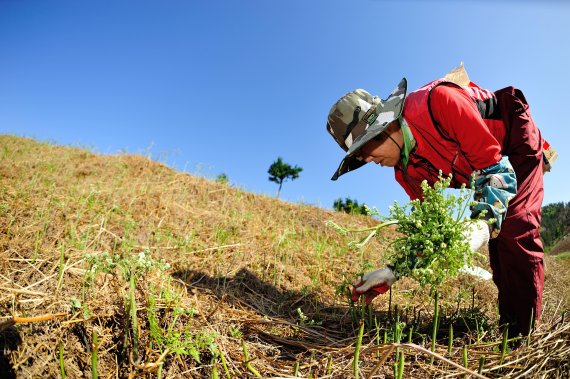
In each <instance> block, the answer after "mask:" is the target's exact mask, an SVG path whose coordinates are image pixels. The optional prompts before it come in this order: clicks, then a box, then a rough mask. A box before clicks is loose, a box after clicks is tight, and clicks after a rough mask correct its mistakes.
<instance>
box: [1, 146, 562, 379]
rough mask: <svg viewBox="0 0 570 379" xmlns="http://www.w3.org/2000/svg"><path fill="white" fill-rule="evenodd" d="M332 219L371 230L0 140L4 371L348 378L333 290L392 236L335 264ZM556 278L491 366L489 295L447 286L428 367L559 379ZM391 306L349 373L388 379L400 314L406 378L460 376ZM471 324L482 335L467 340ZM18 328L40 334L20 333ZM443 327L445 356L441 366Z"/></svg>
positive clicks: (148, 170) (342, 301)
mask: <svg viewBox="0 0 570 379" xmlns="http://www.w3.org/2000/svg"><path fill="white" fill-rule="evenodd" d="M329 219H332V220H334V221H335V222H337V223H339V224H343V225H352V226H362V227H365V226H371V225H373V224H374V223H375V221H374V220H372V219H370V218H368V217H364V216H354V215H347V214H344V213H336V212H331V211H327V210H323V209H320V208H316V207H312V206H307V205H297V204H290V203H286V202H282V201H279V200H277V199H273V198H269V197H264V196H260V195H255V194H252V193H248V192H245V191H243V190H241V189H239V188H232V187H230V186H227V185H224V184H219V183H215V182H212V181H209V180H206V179H203V178H199V177H195V176H191V175H188V174H184V173H179V172H175V171H173V170H171V169H170V168H168V167H166V166H164V165H162V164H160V163H157V162H153V161H151V160H149V159H148V158H145V157H142V156H127V155H118V156H102V155H97V154H92V153H90V152H87V151H85V150H81V149H77V148H69V147H57V146H51V145H48V144H45V143H38V142H36V141H33V140H29V139H24V138H18V137H13V136H0V230H1V233H0V264H1V270H0V289H1V292H0V312H1V313H0V316H3V319H2V321H0V325H4V326H3V327H0V329H1V330H0V351H3V353H0V372H3V373H5V374H4V375H5V376H6V377H21V378H28V377H30V378H31V377H49V378H52V377H62V376H63V373H65V375H66V376H67V377H70V378H76V377H91V376H92V370H93V367H95V366H96V367H97V369H98V374H99V375H100V376H101V377H105V378H106V377H120V378H126V377H129V378H130V377H135V376H142V377H148V378H150V377H162V378H167V377H168V378H174V377H195V378H210V377H214V376H215V375H216V374H215V373H216V372H217V375H220V376H222V377H227V374H228V373H229V375H230V376H231V377H253V376H254V375H255V373H256V372H258V373H259V374H260V375H262V376H263V377H293V376H294V374H296V375H297V376H298V377H313V378H316V377H319V378H347V377H353V375H354V374H353V367H352V359H353V356H354V351H355V343H356V335H357V334H358V329H359V325H358V322H357V320H355V319H354V318H353V317H352V315H353V313H352V311H351V308H350V307H349V304H348V303H347V301H346V298H345V296H343V294H342V293H341V294H337V292H336V289H337V288H339V287H340V285H341V284H342V283H343V280H345V278H346V280H348V281H352V279H353V278H354V276H355V274H356V273H357V271H358V270H359V269H360V268H362V267H364V266H365V265H367V264H368V265H370V266H374V265H375V264H377V263H376V262H377V261H378V259H379V254H381V251H382V247H383V244H385V243H388V242H389V240H390V233H391V232H390V231H389V230H388V231H386V232H385V234H386V235H385V237H386V241H374V242H373V243H372V245H371V246H369V247H368V248H367V249H366V251H364V252H362V253H361V252H355V251H348V250H347V248H346V246H347V243H348V242H349V240H350V237H344V236H341V235H339V234H338V233H336V231H334V230H332V229H330V228H327V227H325V221H326V220H329ZM145 251H146V252H148V254H147V255H144V254H143V255H144V256H143V255H141V254H140V253H141V252H145ZM105 253H107V254H106V255H105ZM105 257H108V258H105ZM137 257H140V259H139V258H137ZM137 259H139V260H137ZM145 259H146V260H145ZM161 260H162V262H160V261H161ZM145 262H146V263H148V265H147V266H145V267H144V268H143V266H142V265H143V264H146V263H145ZM163 263H168V264H169V267H164V266H161V265H162V264H163ZM139 264H140V266H138V265H139ZM137 270H139V271H137ZM568 278H569V275H568V263H567V262H566V261H555V260H553V259H550V258H549V259H548V260H547V281H546V288H545V307H544V316H543V320H542V323H541V325H540V327H539V330H538V332H537V333H535V334H534V335H532V336H531V337H530V339H529V340H528V341H527V340H526V339H525V342H524V343H523V345H522V346H521V347H520V348H519V349H517V350H516V351H514V352H512V353H509V354H507V356H506V357H504V361H503V363H502V365H500V364H499V360H500V355H501V354H500V352H497V349H496V347H497V345H498V344H500V335H499V333H498V331H497V327H496V322H497V317H496V313H495V312H496V311H495V306H496V303H495V297H496V292H495V288H494V286H493V285H492V283H490V282H482V281H479V280H476V279H474V278H471V277H460V278H457V279H455V280H453V281H450V282H449V283H448V285H446V286H445V288H443V290H442V294H441V302H442V309H443V313H444V314H445V316H444V317H443V318H442V325H441V329H440V331H439V334H438V345H437V347H436V353H437V354H438V356H440V357H441V358H445V359H448V360H450V361H453V362H455V364H456V365H457V364H459V365H460V366H463V365H464V364H463V361H462V351H461V350H462V349H461V346H463V344H470V346H468V352H469V356H468V360H467V366H468V369H469V370H471V371H475V372H476V371H478V368H479V359H480V357H481V356H483V355H485V356H486V362H485V364H484V365H483V366H482V367H481V373H482V375H484V376H487V377H520V376H521V375H522V376H524V377H542V376H543V375H546V376H547V377H556V376H559V377H564V375H565V373H567V372H568V370H569V369H570V368H569V367H568V358H569V357H570V355H569V352H568V341H569V340H570V338H569V323H568V321H567V320H564V319H563V318H561V315H562V314H563V310H565V309H567V308H568V307H569V306H570V301H569V299H570V296H569V295H568V291H567V288H566V286H567V283H568ZM129 279H130V280H129ZM388 299H389V297H388V295H385V296H384V297H383V298H380V299H378V300H376V301H375V302H374V303H373V309H372V310H371V312H370V313H369V314H368V315H367V316H366V317H367V318H369V319H371V320H372V319H375V320H376V323H377V325H378V328H368V329H367V330H366V332H365V334H364V339H363V346H362V351H361V353H360V362H359V367H358V371H359V372H361V373H362V375H364V376H366V375H369V374H370V373H371V372H372V371H373V369H374V371H375V374H374V376H373V377H378V378H380V377H392V372H393V367H392V365H393V363H394V356H393V354H392V353H390V354H387V353H386V352H387V351H388V349H391V348H392V349H393V348H395V347H396V345H394V344H393V343H391V342H388V341H386V343H384V341H383V338H384V337H383V336H382V333H383V332H384V331H387V332H389V331H390V328H391V325H392V324H393V320H394V318H395V317H396V314H397V315H398V316H397V317H398V318H399V319H400V320H401V321H406V322H407V325H408V326H409V325H411V324H414V325H416V326H415V330H416V331H417V334H414V335H413V337H414V338H413V339H412V344H410V346H411V345H414V346H418V348H414V347H413V346H412V347H410V346H404V345H398V347H399V349H400V350H402V351H404V353H405V355H406V364H405V368H404V377H408V378H415V377H425V376H437V377H440V376H446V375H448V376H450V377H451V376H459V375H462V374H463V371H461V369H460V368H457V367H455V366H453V365H452V364H450V363H449V362H446V361H444V360H443V359H440V358H437V359H435V362H434V363H433V364H430V363H429V361H430V355H429V354H426V353H425V352H423V351H421V348H422V346H424V347H425V346H429V345H428V344H427V342H426V341H424V340H423V338H424V337H423V335H424V334H425V333H422V332H425V331H427V330H429V325H430V322H431V316H430V314H431V312H432V307H433V305H432V304H431V298H430V297H429V296H428V294H427V293H426V292H425V291H424V290H422V289H421V288H418V287H417V285H416V284H415V283H413V282H411V281H408V280H405V279H404V280H401V281H400V282H398V283H397V284H396V285H395V286H394V289H393V291H392V300H391V304H392V307H389V302H388V301H389V300H388ZM394 305H398V310H397V309H395V307H394ZM62 313H63V314H66V315H67V316H66V317H64V318H57V317H55V316H59V315H60V314H62ZM50 315H51V316H54V317H48V316H50ZM133 315H134V316H133ZM474 315H477V320H478V322H482V321H484V322H485V323H484V325H481V324H478V325H479V326H481V329H480V330H477V331H475V330H474V329H473V327H474V325H475V324H474V323H473V320H475V316H474ZM43 316H45V317H46V320H42V319H33V317H43ZM22 319H28V320H34V321H36V322H28V323H22V324H18V323H16V320H22ZM10 320H11V321H10ZM452 321H455V324H454V327H455V328H456V337H457V344H455V343H454V347H453V349H452V351H451V353H448V352H447V345H446V344H447V341H446V338H447V334H446V333H447V332H446V328H447V325H449V323H450V322H452ZM153 322H154V323H155V324H153ZM153 325H154V326H153ZM157 325H158V329H157ZM483 327H484V328H483ZM157 331H158V334H157ZM495 341H499V342H498V343H496V342H495ZM424 342H425V343H424ZM242 343H243V345H242ZM527 344H528V345H529V347H528V346H527ZM192 349H194V350H192ZM246 354H247V355H248V357H249V358H248V360H247V362H246V360H245V358H244V357H245V355H246ZM382 360H384V364H383V365H379V366H378V367H375V366H376V365H377V364H378V363H379V362H381V361H382ZM566 377H567V376H566Z"/></svg>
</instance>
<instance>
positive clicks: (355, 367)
mask: <svg viewBox="0 0 570 379" xmlns="http://www.w3.org/2000/svg"><path fill="white" fill-rule="evenodd" d="M363 335H364V322H363V321H362V320H360V328H359V329H358V338H357V339H356V347H355V349H354V361H353V363H352V368H353V372H354V378H355V379H358V375H359V367H358V366H359V362H358V361H359V359H360V346H362V336H363Z"/></svg>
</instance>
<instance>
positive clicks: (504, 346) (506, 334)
mask: <svg viewBox="0 0 570 379" xmlns="http://www.w3.org/2000/svg"><path fill="white" fill-rule="evenodd" d="M508 339H509V327H508V325H505V330H504V331H503V341H502V342H501V359H500V360H499V365H502V364H503V360H504V359H505V355H506V354H507V341H508Z"/></svg>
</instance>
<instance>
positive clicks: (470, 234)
mask: <svg viewBox="0 0 570 379" xmlns="http://www.w3.org/2000/svg"><path fill="white" fill-rule="evenodd" d="M465 239H466V240H467V242H469V247H470V248H471V251H477V250H479V249H480V248H481V247H483V245H485V244H487V243H488V242H489V225H488V224H487V223H486V222H485V221H482V220H477V221H476V222H474V223H472V224H471V225H470V227H469V230H468V231H467V232H466V233H465ZM459 271H460V272H462V273H464V274H469V275H472V276H476V277H479V278H481V279H483V280H489V279H491V278H492V277H493V275H492V274H491V273H490V272H488V271H487V270H485V269H482V268H481V267H477V266H473V267H471V266H469V264H467V263H466V264H465V266H463V267H462V268H461V269H460V270H459Z"/></svg>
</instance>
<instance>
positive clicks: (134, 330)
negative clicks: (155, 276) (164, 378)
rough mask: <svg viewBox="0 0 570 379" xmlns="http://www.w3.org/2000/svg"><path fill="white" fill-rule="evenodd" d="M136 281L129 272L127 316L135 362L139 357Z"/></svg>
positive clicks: (133, 275)
mask: <svg viewBox="0 0 570 379" xmlns="http://www.w3.org/2000/svg"><path fill="white" fill-rule="evenodd" d="M135 290H136V280H135V274H134V273H132V272H131V274H130V277H129V314H130V318H131V337H132V338H131V339H132V343H133V357H134V359H135V361H136V360H137V359H138V356H139V325H138V320H137V302H136V298H135Z"/></svg>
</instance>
